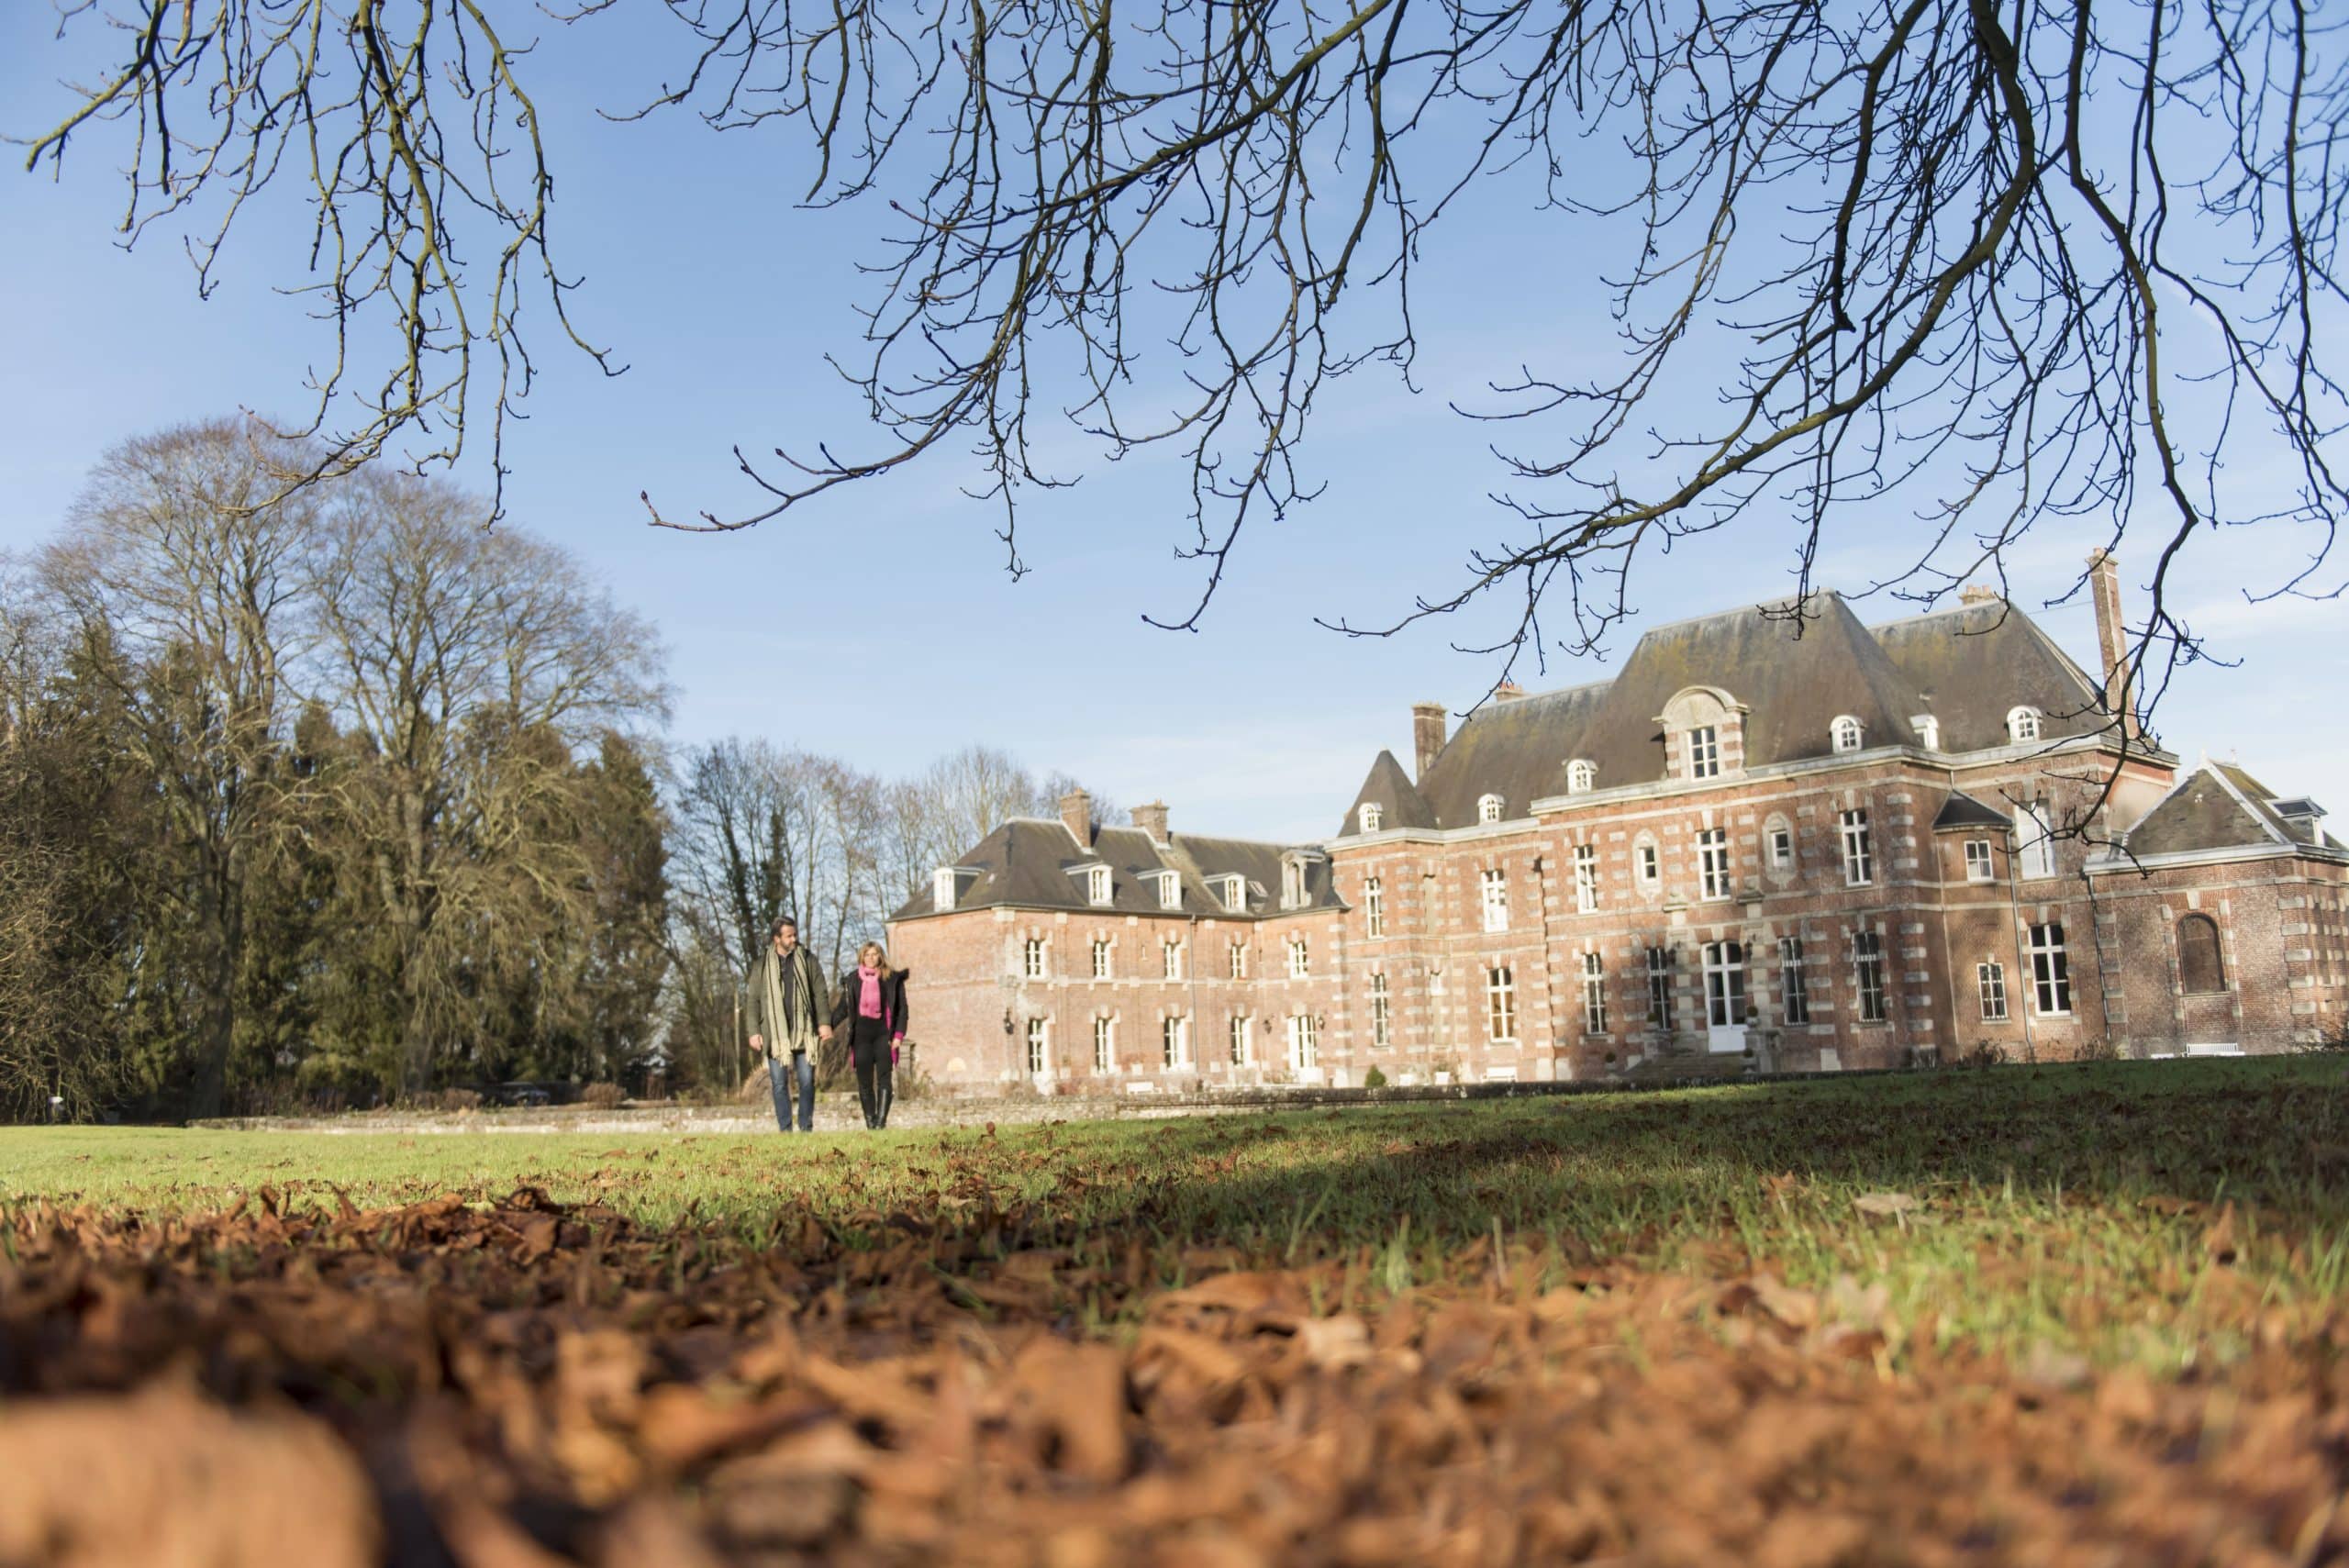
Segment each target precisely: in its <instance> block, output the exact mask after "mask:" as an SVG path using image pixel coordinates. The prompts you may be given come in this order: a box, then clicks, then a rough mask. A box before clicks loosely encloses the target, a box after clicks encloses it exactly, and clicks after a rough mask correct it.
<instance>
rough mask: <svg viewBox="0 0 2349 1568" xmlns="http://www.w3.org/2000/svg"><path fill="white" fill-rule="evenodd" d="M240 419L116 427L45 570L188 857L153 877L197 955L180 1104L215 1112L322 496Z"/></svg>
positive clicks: (278, 794) (278, 777)
mask: <svg viewBox="0 0 2349 1568" xmlns="http://www.w3.org/2000/svg"><path fill="white" fill-rule="evenodd" d="M298 461H299V458H298V454H289V453H287V452H286V451H285V450H284V448H283V446H282V444H280V443H277V442H275V441H274V440H273V439H270V438H266V437H263V436H262V435H260V434H258V433H257V432H255V431H254V430H252V429H250V428H246V427H244V426H242V425H239V424H238V423H236V422H234V421H216V422H214V423H210V424H203V425H189V426H183V427H181V428H176V429H172V430H166V431H164V432H162V433H161V434H159V435H154V436H143V437H139V438H138V439H134V440H129V441H126V442H124V443H123V444H122V445H120V446H118V447H117V448H115V449H114V450H113V451H111V452H110V453H108V454H107V456H106V458H105V459H104V460H103V461H102V462H100V463H99V465H98V468H97V470H96V472H95V474H94V475H93V477H92V480H91V483H90V485H89V488H88V490H87V491H86V492H85V493H84V495H83V497H82V499H81V501H80V502H79V504H78V505H77V506H76V507H75V509H74V513H73V517H72V522H71V524H70V525H69V527H68V528H67V530H66V532H65V534H64V536H63V538H61V539H60V540H59V541H58V542H57V543H55V544H54V545H52V546H50V548H49V550H47V551H46V552H45V553H44V555H43V557H42V573H43V576H44V577H45V578H46V579H47V582H48V584H49V585H50V589H51V591H52V592H53V593H54V594H55V595H57V596H58V598H59V599H60V601H61V602H62V603H63V604H65V605H68V606H71V607H72V613H73V615H74V616H75V617H77V618H78V620H79V622H80V624H81V628H82V636H83V639H85V641H87V642H90V643H92V644H96V643H110V644H112V645H113V646H114V647H115V648H116V649H118V650H119V651H120V653H121V654H122V657H121V658H120V659H113V658H93V659H91V660H89V661H88V662H87V666H86V667H87V668H88V669H90V670H91V671H93V672H96V673H100V674H101V675H103V676H105V677H106V678H110V679H112V680H115V681H116V682H117V683H118V685H119V689H118V690H117V693H116V694H115V695H116V696H117V700H118V702H119V704H120V711H121V712H122V713H123V715H124V716H125V717H126V718H127V720H128V726H129V728H130V730H131V733H132V734H133V735H135V737H136V738H137V743H138V745H139V752H140V756H141V760H142V761H143V762H144V763H145V765H146V767H147V768H148V769H149V770H150V771H151V773H152V774H153V777H154V780H155V785H156V787H157V788H158V789H159V790H160V791H161V794H162V797H163V800H164V802H165V805H166V806H167V809H168V813H169V820H170V825H171V830H172V833H173V838H174V840H176V842H177V844H178V846H179V849H180V851H181V852H182V853H183V854H184V856H185V857H186V870H185V873H184V875H183V876H179V877H174V878H170V879H167V880H166V881H165V883H164V884H163V885H164V887H165V889H166V891H167V894H168V895H170V896H172V897H173V899H174V901H175V902H176V903H177V904H179V905H180V906H182V907H183V908H184V912H185V915H186V918H187V922H188V926H189V929H191V930H192V932H193V933H194V946H195V952H196V954H197V960H196V964H197V973H196V978H195V992H196V994H197V995H198V996H199V998H200V1003H199V1006H198V1008H197V1012H198V1021H197V1025H196V1034H197V1045H196V1050H195V1084H194V1085H193V1088H192V1091H191V1095H190V1101H189V1104H190V1107H191V1109H192V1110H193V1111H194V1112H195V1115H197V1116H213V1115H217V1114H218V1112H219V1109H220V1102H221V1095H222V1091H223V1088H224V1085H225V1084H226V1082H227V1071H228V1053H229V1051H230V1048H231V1046H232V1044H233V1042H234V1040H235V1038H236V1029H237V984H236V982H237V977H238V976H239V973H241V972H242V970H243V967H244V961H245V942H246V923H245V919H246V907H247V897H248V894H249V892H250V888H251V885H252V884H253V881H254V878H255V876H256V874H257V872H258V869H259V866H260V863H261V862H262V859H263V857H265V856H266V855H268V854H269V853H270V852H271V851H272V848H273V838H274V835H275V834H276V832H277V830H278V827H279V825H280V823H281V821H282V819H283V806H284V801H283V798H282V795H283V791H284V789H285V787H286V786H287V782H288V781H287V780H286V779H285V778H284V776H283V775H282V771H281V770H280V769H279V767H278V765H277V764H278V762H279V761H280V756H281V752H280V740H281V739H282V731H283V730H284V726H285V724H286V723H287V721H288V719H289V717H290V713H289V705H290V701H291V685H290V683H289V679H288V666H289V663H290V662H291V661H292V660H294V659H295V657H296V656H297V655H298V652H299V638H300V628H299V626H298V621H299V614H298V608H297V606H296V600H297V598H298V596H299V595H300V593H301V589H302V582H303V576H304V573H303V567H302V552H303V550H304V548H305V546H306V541H307V538H308V534H309V531H310V528H311V527H312V524H313V520H314V513H315V509H316V506H317V499H318V497H317V494H316V493H314V492H304V493H297V494H295V495H292V496H281V495H279V489H280V486H279V483H278V478H277V476H278V474H279V473H282V472H283V471H284V467H285V466H286V465H287V463H288V462H298Z"/></svg>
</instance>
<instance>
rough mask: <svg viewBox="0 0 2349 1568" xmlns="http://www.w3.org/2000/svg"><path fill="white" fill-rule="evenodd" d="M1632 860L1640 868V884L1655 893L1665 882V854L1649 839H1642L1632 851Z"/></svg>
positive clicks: (1647, 890)
mask: <svg viewBox="0 0 2349 1568" xmlns="http://www.w3.org/2000/svg"><path fill="white" fill-rule="evenodd" d="M1631 862H1632V863H1633V864H1634V865H1636V866H1637V867H1638V868H1639V877H1640V886H1641V888H1642V890H1643V891H1645V892H1649V893H1653V892H1654V891H1655V890H1656V888H1657V887H1658V886H1660V885H1661V884H1663V882H1664V855H1663V853H1662V852H1661V851H1658V850H1657V849H1656V847H1655V844H1654V843H1653V841H1652V840H1645V839H1643V840H1641V841H1640V843H1639V844H1638V846H1637V847H1636V848H1634V849H1633V850H1632V851H1631Z"/></svg>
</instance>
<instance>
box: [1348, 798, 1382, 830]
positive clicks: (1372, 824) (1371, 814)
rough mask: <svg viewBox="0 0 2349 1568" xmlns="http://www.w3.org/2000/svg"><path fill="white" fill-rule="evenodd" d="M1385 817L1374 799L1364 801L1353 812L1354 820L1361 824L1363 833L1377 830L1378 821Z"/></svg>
mask: <svg viewBox="0 0 2349 1568" xmlns="http://www.w3.org/2000/svg"><path fill="white" fill-rule="evenodd" d="M1385 819H1386V812H1385V811H1384V810H1382V809H1380V807H1379V805H1378V803H1377V802H1376V801H1375V800H1365V801H1364V802H1363V803H1362V806H1361V808H1360V809H1359V810H1357V811H1356V812H1355V813H1354V820H1355V821H1356V822H1357V823H1358V824H1360V825H1361V828H1362V830H1363V831H1364V832H1365V833H1375V832H1377V831H1378V825H1379V823H1380V822H1382V821H1384V820H1385Z"/></svg>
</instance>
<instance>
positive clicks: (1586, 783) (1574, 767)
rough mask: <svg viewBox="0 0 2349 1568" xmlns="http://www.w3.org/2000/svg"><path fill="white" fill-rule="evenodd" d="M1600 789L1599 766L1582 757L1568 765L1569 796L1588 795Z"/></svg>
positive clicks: (1567, 787)
mask: <svg viewBox="0 0 2349 1568" xmlns="http://www.w3.org/2000/svg"><path fill="white" fill-rule="evenodd" d="M1597 788H1598V764H1597V763H1596V762H1590V761H1588V760H1587V759H1586V758H1582V757H1576V758H1575V760H1574V761H1573V762H1568V763H1567V764H1566V793H1567V794H1568V795H1588V794H1589V793H1590V792H1591V791H1592V790H1594V789H1597Z"/></svg>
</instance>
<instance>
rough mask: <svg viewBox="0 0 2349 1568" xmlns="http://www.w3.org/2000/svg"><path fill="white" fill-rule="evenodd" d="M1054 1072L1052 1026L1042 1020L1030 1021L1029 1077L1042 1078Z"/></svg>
mask: <svg viewBox="0 0 2349 1568" xmlns="http://www.w3.org/2000/svg"><path fill="white" fill-rule="evenodd" d="M1051 1071H1052V1033H1051V1026H1050V1025H1048V1024H1047V1023H1046V1022H1045V1021H1044V1020H1043V1019H1041V1018H1030V1019H1029V1020H1028V1076H1030V1078H1041V1077H1042V1076H1043V1075H1044V1074H1045V1073H1050V1072H1051Z"/></svg>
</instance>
